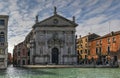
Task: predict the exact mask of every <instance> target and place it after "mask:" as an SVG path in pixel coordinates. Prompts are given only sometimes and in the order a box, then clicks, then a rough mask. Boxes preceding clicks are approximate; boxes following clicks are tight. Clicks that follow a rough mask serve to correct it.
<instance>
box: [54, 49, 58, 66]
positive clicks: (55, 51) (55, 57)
mask: <svg viewBox="0 0 120 78" xmlns="http://www.w3.org/2000/svg"><path fill="white" fill-rule="evenodd" d="M58 55H59V52H58V48H53V49H52V63H53V64H58V61H59V60H58Z"/></svg>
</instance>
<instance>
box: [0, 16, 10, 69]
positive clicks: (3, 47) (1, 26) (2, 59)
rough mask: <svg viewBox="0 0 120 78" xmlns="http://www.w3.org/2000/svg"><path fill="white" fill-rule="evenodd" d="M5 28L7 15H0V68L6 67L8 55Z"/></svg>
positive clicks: (6, 26)
mask: <svg viewBox="0 0 120 78" xmlns="http://www.w3.org/2000/svg"><path fill="white" fill-rule="evenodd" d="M7 30H8V16H7V15H0V69H5V68H7V56H8V42H7Z"/></svg>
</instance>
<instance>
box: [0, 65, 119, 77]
mask: <svg viewBox="0 0 120 78" xmlns="http://www.w3.org/2000/svg"><path fill="white" fill-rule="evenodd" d="M0 78H120V68H55V69H24V68H16V67H13V66H9V67H8V68H7V69H6V70H0Z"/></svg>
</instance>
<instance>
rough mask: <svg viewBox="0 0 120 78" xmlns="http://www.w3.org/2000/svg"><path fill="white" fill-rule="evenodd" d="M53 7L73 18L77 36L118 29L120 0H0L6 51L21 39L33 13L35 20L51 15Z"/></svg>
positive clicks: (28, 29)
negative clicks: (5, 25)
mask: <svg viewBox="0 0 120 78" xmlns="http://www.w3.org/2000/svg"><path fill="white" fill-rule="evenodd" d="M54 6H56V7H57V12H58V14H60V15H62V16H64V17H66V18H68V19H70V20H72V16H75V17H76V23H77V24H79V26H78V27H77V28H76V31H77V32H76V34H78V35H82V36H85V35H87V34H88V33H89V32H91V33H97V34H99V35H105V34H106V33H109V32H110V31H119V30H120V0H0V14H1V15H2V14H3V15H6V14H7V15H9V22H8V43H9V44H8V45H9V47H8V51H9V52H11V53H12V51H13V47H14V45H16V44H18V43H19V42H22V41H23V40H24V38H25V36H26V35H27V34H28V33H29V31H30V30H31V29H32V25H33V24H34V23H35V16H36V15H37V14H39V21H41V20H43V19H45V18H47V17H49V16H52V15H53V7H54Z"/></svg>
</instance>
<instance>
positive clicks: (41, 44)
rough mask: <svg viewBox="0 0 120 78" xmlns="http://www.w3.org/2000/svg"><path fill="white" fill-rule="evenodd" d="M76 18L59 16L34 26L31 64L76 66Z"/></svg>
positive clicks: (55, 15) (55, 13)
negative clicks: (70, 18)
mask: <svg viewBox="0 0 120 78" xmlns="http://www.w3.org/2000/svg"><path fill="white" fill-rule="evenodd" d="M76 26H77V24H76V23H75V17H74V16H73V20H72V21H71V20H68V19H66V18H64V17H63V16H61V15H59V14H57V11H56V7H54V14H53V16H51V17H49V18H47V19H44V20H43V21H40V22H39V21H38V16H36V23H35V24H34V25H33V40H32V41H31V45H32V47H31V48H30V63H31V64H35V65H36V64H76V63H77V52H76V36H75V32H76Z"/></svg>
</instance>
